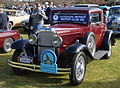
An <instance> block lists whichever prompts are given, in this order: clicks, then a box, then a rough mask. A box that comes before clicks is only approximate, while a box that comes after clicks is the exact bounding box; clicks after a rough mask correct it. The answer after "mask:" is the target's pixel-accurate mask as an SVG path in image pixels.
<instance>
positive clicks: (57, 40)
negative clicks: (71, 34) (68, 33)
mask: <svg viewBox="0 0 120 88" xmlns="http://www.w3.org/2000/svg"><path fill="white" fill-rule="evenodd" d="M62 42H63V40H62V38H61V37H60V36H56V37H54V38H53V44H54V46H55V47H59V46H60V45H61V44H62Z"/></svg>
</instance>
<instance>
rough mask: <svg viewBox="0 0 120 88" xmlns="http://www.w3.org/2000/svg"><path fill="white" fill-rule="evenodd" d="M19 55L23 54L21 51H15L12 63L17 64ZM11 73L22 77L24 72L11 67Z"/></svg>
mask: <svg viewBox="0 0 120 88" xmlns="http://www.w3.org/2000/svg"><path fill="white" fill-rule="evenodd" d="M21 54H24V52H23V51H22V50H20V49H17V50H15V52H14V54H13V57H12V61H14V62H19V60H20V59H19V58H20V55H21ZM13 71H14V73H15V74H16V75H23V74H24V73H25V71H26V70H24V69H19V68H14V67H13Z"/></svg>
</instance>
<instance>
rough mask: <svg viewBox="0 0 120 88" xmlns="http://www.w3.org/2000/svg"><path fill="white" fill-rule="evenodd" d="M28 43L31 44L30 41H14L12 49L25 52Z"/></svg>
mask: <svg viewBox="0 0 120 88" xmlns="http://www.w3.org/2000/svg"><path fill="white" fill-rule="evenodd" d="M26 42H29V40H28V39H18V40H16V41H14V42H13V43H12V45H11V48H12V49H21V50H23V48H24V46H25V44H26Z"/></svg>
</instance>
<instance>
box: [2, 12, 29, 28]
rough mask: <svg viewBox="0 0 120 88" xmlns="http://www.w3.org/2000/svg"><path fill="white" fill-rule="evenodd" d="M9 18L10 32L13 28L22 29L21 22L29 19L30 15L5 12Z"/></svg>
mask: <svg viewBox="0 0 120 88" xmlns="http://www.w3.org/2000/svg"><path fill="white" fill-rule="evenodd" d="M4 12H6V14H7V15H8V17H9V22H8V30H11V29H12V28H13V27H21V22H22V21H23V20H25V19H29V17H30V15H29V14H27V13H26V12H24V11H20V10H4Z"/></svg>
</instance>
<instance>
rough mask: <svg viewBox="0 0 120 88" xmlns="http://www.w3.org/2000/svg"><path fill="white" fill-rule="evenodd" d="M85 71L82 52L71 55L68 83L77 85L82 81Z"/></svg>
mask: <svg viewBox="0 0 120 88" xmlns="http://www.w3.org/2000/svg"><path fill="white" fill-rule="evenodd" d="M85 72H86V56H85V53H84V52H82V51H81V52H79V53H78V54H75V55H74V56H73V60H72V62H71V73H70V75H69V77H70V83H71V84H72V85H78V84H80V83H82V81H83V79H84V77H85Z"/></svg>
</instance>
